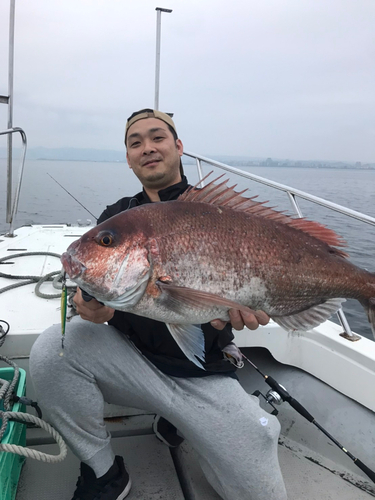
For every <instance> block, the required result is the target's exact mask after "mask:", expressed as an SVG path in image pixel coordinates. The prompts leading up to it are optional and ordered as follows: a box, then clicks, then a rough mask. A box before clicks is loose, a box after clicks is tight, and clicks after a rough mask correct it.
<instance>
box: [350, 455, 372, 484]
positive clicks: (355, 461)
mask: <svg viewBox="0 0 375 500" xmlns="http://www.w3.org/2000/svg"><path fill="white" fill-rule="evenodd" d="M354 463H355V464H356V465H357V466H358V467H359V468H360V469H361V470H362V471H363V472H364V473H365V474H366V475H367V476H368V477H369V478H370V479H371V481H372V482H373V483H375V472H374V471H373V470H371V469H369V468H368V467H367V465H365V464H364V463H363V462H361V461H360V460H359V458H356V459H355V460H354Z"/></svg>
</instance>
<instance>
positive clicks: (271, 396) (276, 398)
mask: <svg viewBox="0 0 375 500" xmlns="http://www.w3.org/2000/svg"><path fill="white" fill-rule="evenodd" d="M280 387H283V386H282V385H281V386H280ZM283 389H284V390H285V387H283ZM253 396H256V397H257V398H259V396H262V398H263V399H264V400H265V402H266V403H267V404H268V405H270V406H271V407H272V408H273V410H272V412H271V415H275V416H276V415H278V413H279V410H278V409H277V408H276V407H275V405H278V406H279V405H281V403H283V399H282V397H281V396H280V394H279V393H278V392H276V391H274V390H272V389H270V390H269V391H268V392H267V393H266V395H264V394H263V393H262V392H261V391H259V390H257V391H255V392H253Z"/></svg>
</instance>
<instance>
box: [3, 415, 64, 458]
mask: <svg viewBox="0 0 375 500" xmlns="http://www.w3.org/2000/svg"><path fill="white" fill-rule="evenodd" d="M0 416H1V417H2V419H3V421H4V420H7V421H8V420H15V421H16V422H20V421H21V422H22V423H23V422H29V423H32V424H35V425H36V426H38V427H40V428H41V429H43V430H45V431H46V432H48V433H49V434H51V435H52V437H53V439H54V440H55V441H56V443H57V444H58V446H59V448H60V453H59V454H58V455H49V454H47V453H42V452H40V451H37V450H34V449H32V448H24V447H23V446H18V445H16V444H1V443H0V451H8V452H10V453H15V454H17V455H22V456H23V457H26V458H33V459H35V460H41V461H42V462H48V463H51V464H53V463H57V462H61V461H62V460H64V458H65V457H66V455H67V453H68V449H67V447H66V444H65V442H64V440H63V438H62V437H61V436H60V434H59V433H58V432H57V431H56V430H55V429H54V428H53V427H51V426H50V425H49V424H47V422H44V421H43V420H41V419H40V418H38V417H34V415H30V414H29V413H21V412H14V411H9V412H0Z"/></svg>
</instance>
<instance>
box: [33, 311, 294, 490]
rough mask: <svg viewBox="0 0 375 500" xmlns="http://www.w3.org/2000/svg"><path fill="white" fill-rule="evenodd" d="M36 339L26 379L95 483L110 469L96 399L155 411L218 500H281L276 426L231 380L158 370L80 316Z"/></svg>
mask: <svg viewBox="0 0 375 500" xmlns="http://www.w3.org/2000/svg"><path fill="white" fill-rule="evenodd" d="M60 352H61V332H60V325H54V326H52V327H51V328H49V329H48V330H46V331H45V332H44V333H43V334H42V335H40V336H39V338H38V340H37V341H36V342H35V344H34V346H33V349H32V352H31V356H30V372H31V377H32V381H33V384H34V386H35V390H36V393H37V396H38V401H39V404H40V405H41V407H42V408H43V410H44V413H45V416H46V419H47V420H48V421H49V422H50V423H51V424H52V425H53V426H54V427H55V428H56V429H57V430H58V431H59V432H60V433H61V434H62V436H63V437H64V439H65V440H66V442H67V444H68V445H69V447H70V448H71V450H72V451H73V453H74V454H75V455H76V456H77V457H78V458H79V459H80V460H81V461H82V462H85V463H87V464H88V465H89V466H91V467H92V468H93V469H94V471H95V473H96V475H97V476H98V477H99V476H101V475H102V474H104V473H105V472H106V471H107V470H108V469H109V467H110V466H111V465H112V463H113V459H114V454H113V451H112V448H111V442H110V435H109V433H108V431H107V429H106V427H105V423H104V420H103V407H104V401H107V402H108V403H113V404H117V405H124V406H130V407H134V408H140V409H144V410H148V411H151V412H155V413H157V414H159V415H161V416H163V417H164V418H166V419H167V420H169V421H170V422H171V423H172V424H173V425H175V426H176V427H177V429H178V430H179V431H180V432H181V433H182V435H183V436H184V437H185V439H187V440H188V441H189V442H190V444H191V445H192V446H193V447H194V449H195V450H196V452H197V453H198V456H199V460H200V464H201V467H202V469H203V471H204V473H205V475H206V477H207V479H208V481H209V482H210V483H211V484H212V486H213V487H214V488H215V490H216V491H217V492H218V494H219V495H220V496H221V497H222V498H223V499H225V500H264V499H267V500H285V499H286V492H285V487H284V483H283V479H282V476H281V472H280V468H279V463H278V457H277V440H278V436H279V432H280V424H279V422H278V420H277V419H276V417H274V416H272V415H269V414H268V413H266V412H265V411H263V410H262V409H261V408H260V407H259V404H258V400H257V398H255V397H253V396H250V395H248V394H247V393H246V392H245V391H244V390H243V389H242V387H241V385H240V384H239V383H238V382H237V381H236V380H234V379H232V378H230V377H225V376H219V375H213V376H209V377H203V378H177V377H170V376H167V375H165V374H164V373H162V372H160V371H159V370H158V369H157V368H156V367H155V366H154V365H153V364H152V363H151V362H149V361H148V360H147V359H146V358H144V356H143V355H142V354H140V353H139V351H138V350H137V349H136V348H135V347H134V346H133V344H132V343H131V342H130V341H129V340H128V339H127V338H125V337H124V335H122V334H121V333H120V332H118V330H116V329H115V328H113V327H111V326H107V325H96V324H94V323H90V322H88V321H84V320H82V319H81V318H79V317H76V318H74V319H73V320H72V321H71V322H70V323H69V324H67V330H66V338H65V349H64V354H63V356H60Z"/></svg>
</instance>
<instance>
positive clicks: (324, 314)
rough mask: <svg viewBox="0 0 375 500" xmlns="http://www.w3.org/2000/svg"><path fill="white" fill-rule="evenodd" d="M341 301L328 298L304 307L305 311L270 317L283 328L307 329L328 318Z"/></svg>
mask: <svg viewBox="0 0 375 500" xmlns="http://www.w3.org/2000/svg"><path fill="white" fill-rule="evenodd" d="M343 302H345V299H329V300H327V301H326V302H323V304H319V305H317V306H313V307H310V309H306V311H302V312H300V313H297V314H291V315H290V316H279V317H273V316H272V319H273V321H275V323H277V324H278V325H280V326H281V327H282V328H284V329H285V330H289V331H294V330H302V331H307V330H311V329H312V328H315V327H316V326H319V325H320V324H321V323H323V322H324V321H326V320H327V319H329V318H330V317H331V316H332V315H333V314H334V313H336V312H337V311H338V310H339V309H340V307H341V304H342V303H343Z"/></svg>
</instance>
